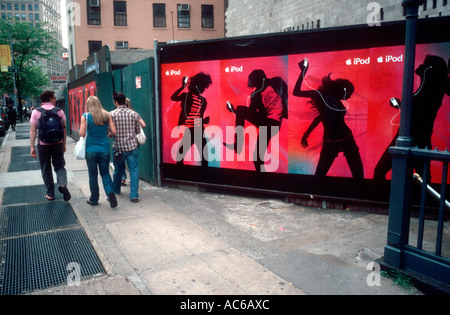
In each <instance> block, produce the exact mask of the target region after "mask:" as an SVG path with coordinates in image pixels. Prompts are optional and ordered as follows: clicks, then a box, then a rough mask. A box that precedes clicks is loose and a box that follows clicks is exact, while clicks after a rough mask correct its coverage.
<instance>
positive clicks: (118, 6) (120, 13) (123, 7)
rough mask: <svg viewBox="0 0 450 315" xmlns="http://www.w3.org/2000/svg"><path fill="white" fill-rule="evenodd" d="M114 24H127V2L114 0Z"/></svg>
mask: <svg viewBox="0 0 450 315" xmlns="http://www.w3.org/2000/svg"><path fill="white" fill-rule="evenodd" d="M114 25H115V26H127V2H126V1H114Z"/></svg>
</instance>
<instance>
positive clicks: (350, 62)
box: [345, 58, 352, 66]
mask: <svg viewBox="0 0 450 315" xmlns="http://www.w3.org/2000/svg"><path fill="white" fill-rule="evenodd" d="M345 63H346V64H347V66H350V65H351V64H352V60H351V59H350V58H348V59H347V61H346V62H345Z"/></svg>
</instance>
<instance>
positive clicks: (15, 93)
mask: <svg viewBox="0 0 450 315" xmlns="http://www.w3.org/2000/svg"><path fill="white" fill-rule="evenodd" d="M9 47H10V50H11V65H12V67H13V69H14V68H15V64H14V50H13V45H12V37H11V33H10V34H9ZM13 83H14V107H15V108H17V110H18V111H19V107H18V106H17V97H18V95H17V85H16V72H13ZM19 113H20V111H19ZM20 122H22V117H20Z"/></svg>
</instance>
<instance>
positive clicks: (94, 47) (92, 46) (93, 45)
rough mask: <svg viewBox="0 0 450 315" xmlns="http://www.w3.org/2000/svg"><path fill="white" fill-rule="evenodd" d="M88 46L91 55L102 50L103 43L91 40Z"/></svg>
mask: <svg viewBox="0 0 450 315" xmlns="http://www.w3.org/2000/svg"><path fill="white" fill-rule="evenodd" d="M88 45H89V55H91V54H93V53H95V52H97V51H100V49H102V41H98V40H90V41H88Z"/></svg>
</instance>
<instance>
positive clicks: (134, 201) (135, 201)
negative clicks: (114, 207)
mask: <svg viewBox="0 0 450 315" xmlns="http://www.w3.org/2000/svg"><path fill="white" fill-rule="evenodd" d="M131 202H132V203H138V202H139V199H138V198H134V199H131Z"/></svg>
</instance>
